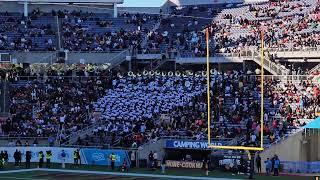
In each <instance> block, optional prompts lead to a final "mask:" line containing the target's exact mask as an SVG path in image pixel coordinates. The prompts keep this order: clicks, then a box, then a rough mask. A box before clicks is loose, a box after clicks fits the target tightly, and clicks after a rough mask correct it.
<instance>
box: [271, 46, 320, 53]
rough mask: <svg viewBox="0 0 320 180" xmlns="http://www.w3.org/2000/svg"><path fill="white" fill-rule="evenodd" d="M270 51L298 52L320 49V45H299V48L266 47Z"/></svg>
mask: <svg viewBox="0 0 320 180" xmlns="http://www.w3.org/2000/svg"><path fill="white" fill-rule="evenodd" d="M266 50H267V51H269V52H296V51H310V52H314V51H320V46H316V47H299V48H266Z"/></svg>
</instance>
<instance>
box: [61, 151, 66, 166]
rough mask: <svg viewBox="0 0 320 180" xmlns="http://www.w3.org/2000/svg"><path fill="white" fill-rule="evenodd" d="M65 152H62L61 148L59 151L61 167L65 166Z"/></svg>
mask: <svg viewBox="0 0 320 180" xmlns="http://www.w3.org/2000/svg"><path fill="white" fill-rule="evenodd" d="M66 156H67V154H66V152H64V150H62V152H61V167H62V169H64V168H66Z"/></svg>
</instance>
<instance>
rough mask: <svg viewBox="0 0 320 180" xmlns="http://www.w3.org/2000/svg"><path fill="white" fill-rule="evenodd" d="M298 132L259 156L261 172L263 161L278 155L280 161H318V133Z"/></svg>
mask: <svg viewBox="0 0 320 180" xmlns="http://www.w3.org/2000/svg"><path fill="white" fill-rule="evenodd" d="M306 132H307V133H305V131H304V130H303V131H301V132H298V133H296V134H294V135H292V136H290V137H289V138H287V139H285V140H282V141H281V142H279V143H278V144H274V145H272V146H271V147H270V148H268V149H265V150H264V151H263V152H262V153H261V154H260V156H261V158H262V171H263V172H265V164H264V161H265V160H266V159H267V158H272V157H273V156H274V155H275V154H276V155H278V157H279V159H280V161H319V160H320V143H319V140H320V131H319V130H307V131H306Z"/></svg>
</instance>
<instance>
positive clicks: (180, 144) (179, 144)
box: [165, 139, 226, 150]
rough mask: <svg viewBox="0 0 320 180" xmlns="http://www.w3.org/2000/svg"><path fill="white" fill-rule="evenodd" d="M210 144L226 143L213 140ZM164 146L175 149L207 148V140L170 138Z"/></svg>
mask: <svg viewBox="0 0 320 180" xmlns="http://www.w3.org/2000/svg"><path fill="white" fill-rule="evenodd" d="M211 144H212V145H215V146H223V145H225V144H226V142H225V141H213V142H211ZM165 148H176V149H199V150H209V148H208V142H207V141H194V140H171V139H168V140H166V141H165Z"/></svg>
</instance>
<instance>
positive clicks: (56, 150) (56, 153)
mask: <svg viewBox="0 0 320 180" xmlns="http://www.w3.org/2000/svg"><path fill="white" fill-rule="evenodd" d="M16 150H18V151H21V154H22V162H25V157H26V151H30V152H31V162H39V152H40V151H42V152H43V153H44V154H45V153H46V151H51V154H52V157H51V162H53V163H61V162H62V161H61V160H62V158H61V153H62V150H64V152H65V154H66V157H65V163H73V152H74V151H75V150H77V149H76V148H60V147H0V151H7V152H8V156H9V162H14V158H13V155H14V152H15V151H16ZM81 160H82V164H84V161H83V157H81Z"/></svg>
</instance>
